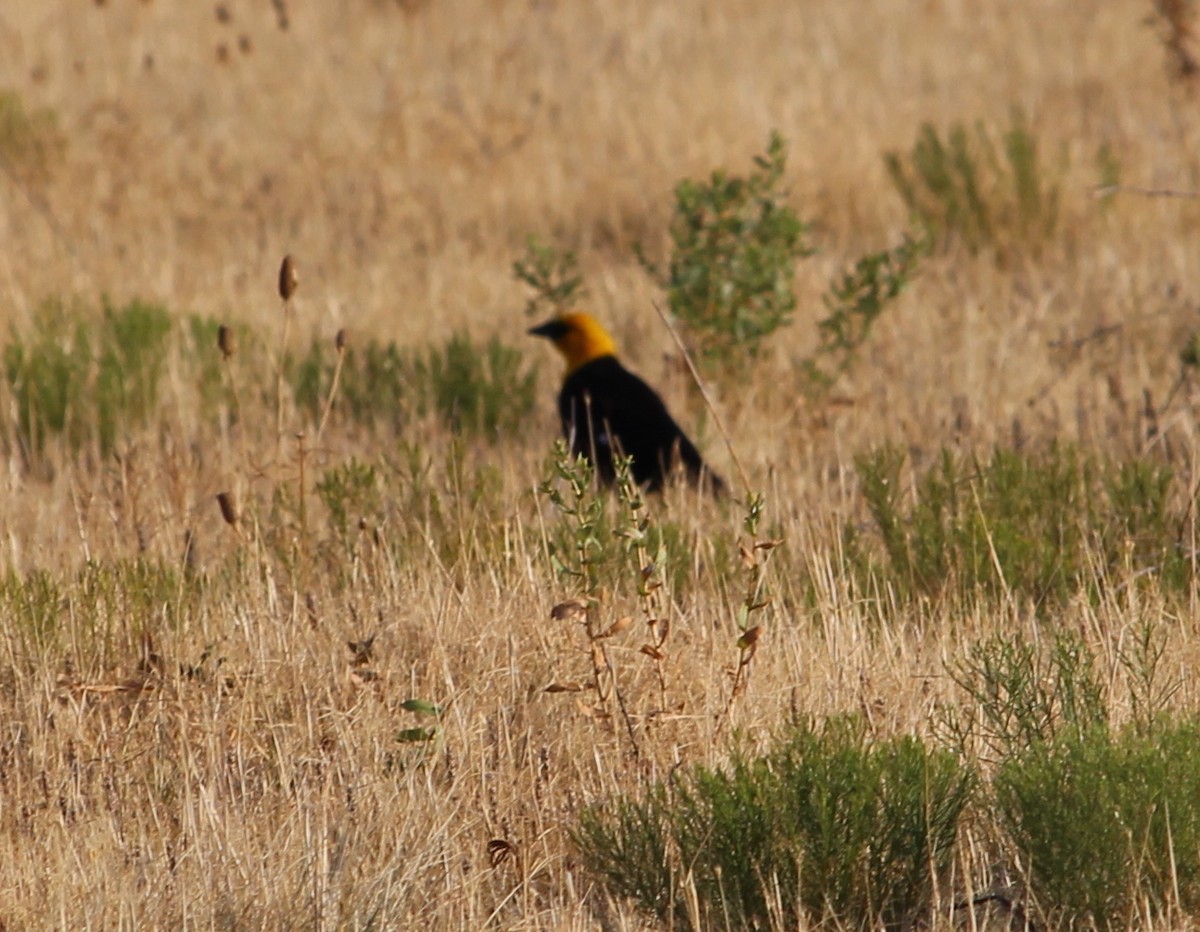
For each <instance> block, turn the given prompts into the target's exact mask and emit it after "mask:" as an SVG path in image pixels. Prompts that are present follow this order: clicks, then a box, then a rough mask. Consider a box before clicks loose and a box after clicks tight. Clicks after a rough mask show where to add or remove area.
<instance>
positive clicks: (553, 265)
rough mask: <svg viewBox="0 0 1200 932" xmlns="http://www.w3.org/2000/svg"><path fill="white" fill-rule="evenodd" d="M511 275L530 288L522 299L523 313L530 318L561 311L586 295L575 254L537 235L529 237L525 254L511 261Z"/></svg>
mask: <svg viewBox="0 0 1200 932" xmlns="http://www.w3.org/2000/svg"><path fill="white" fill-rule="evenodd" d="M513 275H514V276H515V277H516V279H517V281H520V282H524V283H525V284H526V285H528V286H529V287H530V288H531V289H533V295H532V296H531V297H530V298H529V300H528V301H526V302H525V313H526V314H527V315H529V316H531V317H549V316H552V315H555V314H561V313H563V312H564V311H567V310H569V309H570V308H571V307H572V305H574V304H575V303H577V302H578V301H579V300H580V299H581V298H583V297H584V296H585V295H586V294H587V288H586V287H585V286H584V281H583V274H582V273H581V272H580V271H579V259H578V257H577V256H576V255H575V253H574V252H572V251H570V250H559V249H556V248H555V247H554V246H552V245H550V244H548V243H543V242H542V241H541V240H540V239H538V238H537V237H536V236H530V237H529V239H528V241H527V242H526V244H525V255H524V256H523V257H522V258H520V259H517V260H516V261H515V262H514V263H513Z"/></svg>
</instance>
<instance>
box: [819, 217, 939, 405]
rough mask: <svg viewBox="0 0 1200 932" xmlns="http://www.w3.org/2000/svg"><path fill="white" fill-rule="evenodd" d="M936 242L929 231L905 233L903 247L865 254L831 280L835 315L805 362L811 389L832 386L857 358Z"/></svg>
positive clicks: (828, 300) (823, 324)
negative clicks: (915, 236) (919, 234)
mask: <svg viewBox="0 0 1200 932" xmlns="http://www.w3.org/2000/svg"><path fill="white" fill-rule="evenodd" d="M931 243H932V240H931V239H930V238H929V237H928V236H924V237H922V238H920V239H913V238H912V237H910V236H908V235H905V237H904V241H903V242H902V243H901V244H900V245H899V246H896V247H895V248H893V249H885V250H883V251H882V252H874V253H869V254H867V255H865V256H863V257H862V258H860V259H859V260H858V261H857V262H856V263H855V265H854V268H853V270H851V271H849V272H846V273H844V274H843V275H842V277H841V278H840V279H838V280H836V281H833V282H831V283H830V286H829V291H828V292H826V293H825V295H823V296H822V301H824V303H825V309H826V310H827V311H829V314H828V316H827V317H825V318H823V319H822V320H821V321H819V322H818V324H817V328H818V332H819V335H820V343H819V345H818V346H817V349H816V351H815V352H814V353H813V354H812V355H811V356H810V357H809V358H808V359H806V360H804V362H803V363H802V370H803V372H804V374H805V377H806V379H807V381H808V383H809V388H810V390H814V389H815V390H819V389H825V388H828V387H829V386H830V385H832V384H833V382H834V381H835V380H836V379H837V377H838V376H839V375H841V374H842V373H843V372H845V371H846V370H847V369H848V368H849V367H850V366H851V365H852V364H853V363H854V361H855V359H856V358H857V355H858V351H859V350H860V349H861V348H862V345H863V344H864V343H865V342H866V340H867V337H868V336H869V335H870V332H871V328H872V327H873V326H874V325H875V321H876V320H877V319H878V318H879V315H880V314H882V313H883V309H884V308H885V307H887V305H888V304H890V303H891V302H892V301H894V300H895V298H896V297H897V296H898V295H899V294H900V292H901V291H902V290H903V289H904V286H905V285H907V284H908V283H909V281H911V280H912V277H913V275H915V274H916V268H917V263H918V262H919V261H920V260H921V258H922V257H923V256H925V255H926V254H927V253H928V252H929V248H930V245H931Z"/></svg>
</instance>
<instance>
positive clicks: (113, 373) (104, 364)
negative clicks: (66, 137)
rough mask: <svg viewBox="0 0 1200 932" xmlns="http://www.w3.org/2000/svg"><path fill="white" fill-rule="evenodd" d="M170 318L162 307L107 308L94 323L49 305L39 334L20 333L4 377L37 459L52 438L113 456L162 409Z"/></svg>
mask: <svg viewBox="0 0 1200 932" xmlns="http://www.w3.org/2000/svg"><path fill="white" fill-rule="evenodd" d="M170 333H171V316H170V314H169V313H168V312H167V310H166V309H165V308H164V307H162V306H160V305H157V304H148V303H144V302H141V301H133V302H131V303H129V304H127V305H125V306H124V307H121V308H117V307H113V306H112V305H111V304H108V303H107V302H106V303H105V305H104V312H103V316H102V317H101V319H100V320H99V321H97V322H94V323H93V322H92V321H90V320H88V319H87V317H85V316H84V315H83V314H82V313H81V312H79V311H76V310H69V309H67V308H66V307H65V306H63V305H62V304H60V303H48V304H46V305H44V306H43V307H42V308H41V309H40V311H39V313H38V316H37V320H36V322H35V328H34V332H33V333H32V334H29V335H22V334H18V333H15V332H14V333H13V335H12V338H11V340H10V342H9V344H8V345H7V346H6V347H5V348H4V354H3V361H4V377H5V379H6V380H7V382H8V386H9V390H10V391H11V392H12V395H13V398H14V399H15V401H16V404H17V412H18V413H17V420H18V423H17V438H18V442H19V444H20V446H21V448H22V450H23V451H24V452H25V454H26V456H27V457H28V458H30V459H36V458H38V457H39V456H40V455H41V454H42V452H43V450H44V449H45V445H46V443H47V441H48V440H49V439H50V438H51V437H55V436H63V437H65V438H66V439H67V442H68V444H69V446H70V447H71V449H72V450H79V449H80V448H82V447H83V446H84V445H86V444H89V443H93V442H95V443H97V444H98V445H99V448H100V451H101V452H102V453H108V452H110V451H111V450H112V448H113V446H114V444H115V442H116V439H117V435H118V433H119V432H120V431H121V430H123V429H127V428H129V427H132V426H135V425H139V424H144V423H146V421H147V420H148V418H149V417H150V415H151V414H152V413H153V411H154V409H155V406H156V404H157V401H158V387H159V381H160V379H161V377H162V373H163V367H164V365H165V362H166V349H167V345H168V337H169V335H170Z"/></svg>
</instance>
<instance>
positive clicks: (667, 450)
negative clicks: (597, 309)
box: [529, 313, 725, 494]
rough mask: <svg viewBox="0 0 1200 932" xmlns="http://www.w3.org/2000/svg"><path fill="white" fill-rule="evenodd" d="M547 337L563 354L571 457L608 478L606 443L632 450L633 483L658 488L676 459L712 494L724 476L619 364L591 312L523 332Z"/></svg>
mask: <svg viewBox="0 0 1200 932" xmlns="http://www.w3.org/2000/svg"><path fill="white" fill-rule="evenodd" d="M529 332H530V333H532V334H534V335H535V336H539V337H545V338H546V339H548V340H550V341H551V342H552V343H553V344H554V345H555V347H556V348H557V349H558V351H559V352H560V353H562V354H563V356H564V357H566V360H567V374H566V377H565V378H564V379H563V385H562V391H560V392H559V395H558V413H559V416H560V417H561V418H562V426H563V433H564V434H565V435H566V437H567V439H568V441H569V442H570V444H571V450H572V451H573V452H574V453H575V454H576V455H577V456H586V457H587V458H588V459H590V460H591V461H592V462H593V463H594V464H595V466H596V472H597V474H598V475H599V476H600V479H601V481H603V482H604V483H606V484H611V483H612V481H613V462H612V457H613V450H614V449H615V450H616V451H617V452H618V453H624V454H625V455H626V456H629V457H632V460H633V463H632V466H631V471H632V473H633V478H634V481H635V482H637V484H638V485H645V486H647V487H648V488H649V490H650V491H652V492H657V491H659V490H660V489H661V488H662V486H663V483H664V482H665V481H666V479H667V477H668V476H669V475H670V474H671V470H672V469H673V468H674V466H675V463H676V462H677V461H678V462H680V463H682V464H683V468H684V469H685V470H686V472H687V475H688V478H689V479H690V480H691V481H693V482H696V483H699V484H701V485H704V486H705V487H707V488H709V489H711V490H712V491H713V492H715V493H718V494H719V493H721V492H723V491H724V488H725V483H724V482H723V481H722V480H721V478H720V476H718V475H717V474H716V473H714V472H712V471H711V470H710V469H709V468H708V467H707V466H706V465H705V464H704V460H703V459H701V458H700V454H699V452H697V450H696V447H695V446H694V445H693V444H692V441H690V440H689V439H688V438H687V435H686V434H684V432H683V431H682V430H680V429H679V425H678V424H676V423H675V419H674V418H673V417H671V415H670V413H669V412H668V411H667V406H666V405H664V404H663V400H662V399H661V398H660V397H659V396H658V393H657V392H656V391H655V390H654V389H652V388H651V387H650V386H649V385H647V384H646V383H645V382H643V381H642V380H641V379H640V378H638V377H637V376H636V375H634V374H633V373H632V372H630V371H629V370H628V369H626V368H625V367H624V366H623V365H621V363H620V361H619V360H618V359H617V356H616V352H617V347H616V344H615V343H613V340H612V337H610V336H609V335H608V333H607V332H605V330H604V328H603V327H601V326H600V324H599V323H598V322H597V321H596V320H595V319H594V318H593V317H591V316H590V315H588V314H581V313H571V314H563V315H561V316H559V317H555V318H553V319H552V320H548V321H546V323H544V324H542V325H541V326H538V327H534V328H533V329H532V330H530V331H529Z"/></svg>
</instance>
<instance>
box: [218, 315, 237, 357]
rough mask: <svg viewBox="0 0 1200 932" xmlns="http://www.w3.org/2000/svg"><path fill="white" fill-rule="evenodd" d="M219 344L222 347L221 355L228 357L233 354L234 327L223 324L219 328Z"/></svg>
mask: <svg viewBox="0 0 1200 932" xmlns="http://www.w3.org/2000/svg"><path fill="white" fill-rule="evenodd" d="M217 346H218V347H220V350H221V355H222V356H224V357H225V358H226V359H228V358H229V357H230V356H232V355H233V329H232V328H231V327H227V326H225V325H224V324H221V326H220V327H218V328H217Z"/></svg>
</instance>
